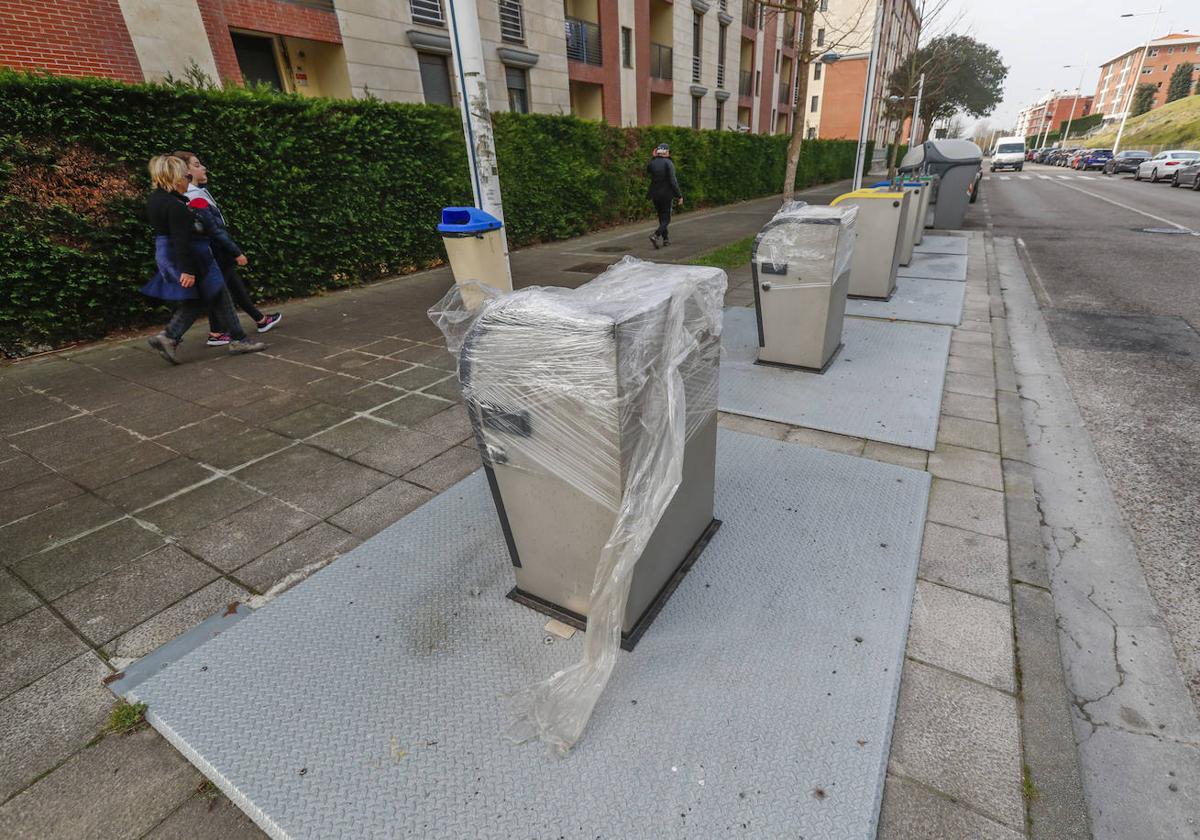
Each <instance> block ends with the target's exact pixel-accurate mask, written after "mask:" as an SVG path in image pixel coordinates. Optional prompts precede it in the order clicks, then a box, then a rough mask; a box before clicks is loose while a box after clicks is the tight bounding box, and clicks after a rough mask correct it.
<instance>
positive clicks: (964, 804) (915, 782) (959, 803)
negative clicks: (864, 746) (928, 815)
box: [887, 674, 1025, 834]
mask: <svg viewBox="0 0 1200 840" xmlns="http://www.w3.org/2000/svg"><path fill="white" fill-rule="evenodd" d="M955 676H959V675H958V674H955ZM887 774H888V775H889V776H892V777H894V778H897V779H901V780H902V781H904V782H906V783H908V784H910V785H912V786H913V787H916V788H920V789H921V790H923V791H925V792H926V793H928V794H929V795H931V796H934V797H936V798H937V799H941V800H943V801H945V802H949V803H950V804H952V805H954V806H955V807H958V808H962V809H963V810H964V811H970V812H971V813H972V814H975V815H976V816H979V817H983V818H984V819H986V820H987V821H988V822H993V823H995V824H996V825H1001V826H1004V827H1005V828H1008V829H1012V830H1014V831H1019V832H1021V833H1022V834H1024V833H1025V830H1024V828H1017V827H1016V826H1013V825H1010V824H1009V823H1008V822H1006V821H1005V820H1002V819H1001V818H1000V817H998V816H996V815H995V814H989V813H988V812H987V811H984V810H982V809H980V808H978V807H977V806H975V805H973V804H971V803H970V802H968V801H967V800H966V799H958V798H956V797H953V796H950V795H949V794H948V793H944V792H942V791H940V790H938V789H937V788H935V787H933V786H932V785H930V784H929V783H928V782H922V781H921V780H920V779H914V778H913V777H912V776H909V775H908V774H906V773H901V772H899V771H897V770H896V769H895V768H894V767H892V766H891V765H890V764H889V766H888V771H887Z"/></svg>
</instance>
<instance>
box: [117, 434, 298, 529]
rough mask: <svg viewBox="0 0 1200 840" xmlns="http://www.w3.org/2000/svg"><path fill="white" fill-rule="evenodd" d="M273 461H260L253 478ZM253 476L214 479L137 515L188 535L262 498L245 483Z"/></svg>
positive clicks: (159, 526) (164, 527)
mask: <svg viewBox="0 0 1200 840" xmlns="http://www.w3.org/2000/svg"><path fill="white" fill-rule="evenodd" d="M288 451H290V450H288ZM273 457H275V458H278V457H280V456H278V455H277V456H273ZM271 460H272V459H267V461H262V462H260V465H259V466H256V468H255V470H254V471H253V477H255V478H258V476H259V474H260V471H261V469H262V466H261V465H262V464H266V463H269V462H270V461H271ZM316 474H317V473H314V475H316ZM250 478H251V476H250V475H243V476H241V480H240V481H233V480H231V479H228V478H218V479H214V480H213V481H210V482H208V483H206V484H201V485H200V486H199V487H196V488H194V489H192V490H188V491H187V492H186V493H183V494H181V495H179V496H175V497H174V498H172V499H170V500H168V501H165V502H160V503H159V504H157V505H155V506H154V507H150V508H145V509H143V510H140V511H138V518H139V519H144V520H145V521H147V522H149V523H151V524H152V525H154V526H155V527H157V528H159V529H160V530H162V531H164V532H165V533H167V534H170V535H172V536H174V537H186V536H187V535H188V534H192V533H195V532H196V531H199V530H200V529H201V528H204V527H206V526H208V525H209V524H210V523H212V522H215V521H216V520H218V519H221V518H223V517H225V516H228V515H229V514H231V513H233V512H234V511H238V510H241V509H242V508H244V507H246V506H247V505H250V504H253V503H254V502H256V501H258V500H259V499H261V498H262V497H263V494H262V493H260V492H257V491H256V490H254V489H253V488H251V487H248V486H246V483H245V482H246V481H247V480H249V479H250ZM178 489H180V490H182V489H183V488H182V487H180V488H178Z"/></svg>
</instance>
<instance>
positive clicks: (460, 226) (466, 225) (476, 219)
mask: <svg viewBox="0 0 1200 840" xmlns="http://www.w3.org/2000/svg"><path fill="white" fill-rule="evenodd" d="M502 227H504V222H502V221H500V220H499V219H497V218H496V217H495V216H493V215H492V214H491V213H485V212H484V211H482V210H480V209H479V208H478V207H443V208H442V223H441V224H440V225H438V233H449V234H455V233H459V234H472V233H484V232H485V231H489V230H500V228H502Z"/></svg>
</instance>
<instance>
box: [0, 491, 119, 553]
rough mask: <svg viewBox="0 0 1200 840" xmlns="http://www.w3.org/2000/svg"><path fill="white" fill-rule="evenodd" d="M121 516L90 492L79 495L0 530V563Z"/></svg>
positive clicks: (46, 546)
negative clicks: (0, 551) (0, 554)
mask: <svg viewBox="0 0 1200 840" xmlns="http://www.w3.org/2000/svg"><path fill="white" fill-rule="evenodd" d="M121 516H122V513H121V511H119V510H118V509H117V508H115V507H113V506H112V505H110V504H109V503H108V502H106V501H104V500H103V499H101V498H98V497H97V496H93V495H92V494H91V493H81V494H80V495H78V496H73V497H72V498H70V499H67V500H66V501H65V502H60V503H59V504H57V505H55V506H54V507H51V508H47V509H46V510H43V511H41V512H40V513H35V514H32V515H30V516H27V517H26V518H24V519H21V520H19V521H17V522H13V523H10V524H8V525H5V526H4V527H3V528H0V544H2V545H3V546H4V555H3V561H4V562H5V563H7V564H9V565H11V564H12V563H14V562H16V561H17V560H20V559H22V558H24V557H28V556H29V555H30V554H35V553H37V552H39V551H42V550H43V549H45V548H49V547H50V546H53V545H55V544H56V543H60V542H63V541H65V540H68V539H70V538H71V537H74V536H77V535H79V534H82V533H84V532H85V531H90V530H92V529H93V528H99V527H100V526H102V525H105V524H107V523H109V522H114V521H116V520H117V519H119V518H121Z"/></svg>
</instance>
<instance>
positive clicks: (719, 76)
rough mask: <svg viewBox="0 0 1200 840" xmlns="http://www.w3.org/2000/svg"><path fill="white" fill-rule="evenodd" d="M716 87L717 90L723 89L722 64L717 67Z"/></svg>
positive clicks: (723, 73)
mask: <svg viewBox="0 0 1200 840" xmlns="http://www.w3.org/2000/svg"><path fill="white" fill-rule="evenodd" d="M717 87H718V88H724V87H725V65H724V64H718V65H717Z"/></svg>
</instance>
